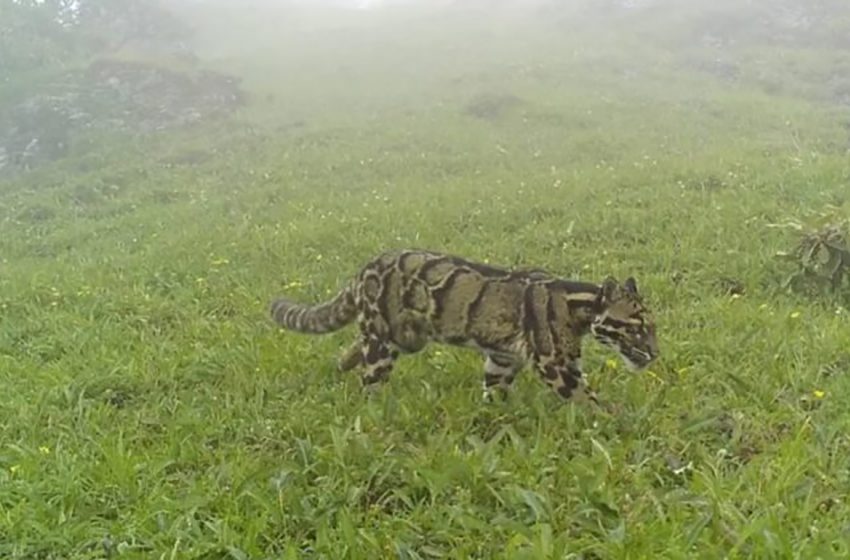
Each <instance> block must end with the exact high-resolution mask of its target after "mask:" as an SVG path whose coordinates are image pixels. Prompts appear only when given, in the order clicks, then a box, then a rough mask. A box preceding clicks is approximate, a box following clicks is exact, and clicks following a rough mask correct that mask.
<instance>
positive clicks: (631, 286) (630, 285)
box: [623, 276, 638, 296]
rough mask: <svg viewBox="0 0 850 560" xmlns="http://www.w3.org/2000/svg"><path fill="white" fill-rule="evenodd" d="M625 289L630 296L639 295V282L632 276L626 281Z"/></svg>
mask: <svg viewBox="0 0 850 560" xmlns="http://www.w3.org/2000/svg"><path fill="white" fill-rule="evenodd" d="M623 288H625V289H626V293H628V294H631V295H633V296H636V295H638V288H637V282H635V279H634V277H632V276H629V277H628V278H626V281H625V282H624V283H623Z"/></svg>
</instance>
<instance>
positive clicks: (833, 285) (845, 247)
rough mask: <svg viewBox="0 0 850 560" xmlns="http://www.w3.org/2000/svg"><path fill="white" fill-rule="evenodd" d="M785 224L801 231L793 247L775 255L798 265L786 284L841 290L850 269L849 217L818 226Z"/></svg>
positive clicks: (797, 286) (788, 286)
mask: <svg viewBox="0 0 850 560" xmlns="http://www.w3.org/2000/svg"><path fill="white" fill-rule="evenodd" d="M785 225H786V226H787V227H792V228H793V229H795V230H796V231H797V232H799V234H800V240H799V242H798V244H797V246H796V247H795V248H794V249H793V250H792V251H790V252H784V251H783V252H779V253H777V255H776V256H777V257H779V258H782V259H785V260H788V261H791V262H793V263H795V264H796V265H797V266H796V270H795V271H794V272H792V273H791V274H789V275H788V277H787V278H786V279H785V281H784V282H783V287H785V288H786V289H792V290H797V291H805V290H806V289H807V288H815V289H817V290H819V291H827V290H829V291H831V292H832V293H837V292H839V291H840V290H841V289H842V287H844V286H845V284H846V283H847V282H846V280H847V278H848V272H850V270H849V269H850V221H848V220H847V219H843V220H837V221H830V222H828V223H826V224H825V225H823V226H821V227H818V228H815V229H807V228H805V227H804V226H802V225H800V224H799V223H789V224H785Z"/></svg>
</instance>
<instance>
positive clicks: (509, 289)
mask: <svg viewBox="0 0 850 560" xmlns="http://www.w3.org/2000/svg"><path fill="white" fill-rule="evenodd" d="M270 311H271V316H272V318H273V319H274V321H275V322H276V323H277V324H279V325H280V326H282V327H284V328H286V329H290V330H294V331H299V332H302V333H312V334H320V333H327V332H331V331H335V330H338V329H340V328H342V327H344V326H345V325H347V324H349V323H352V322H354V321H356V322H357V325H358V327H359V334H358V336H357V339H356V340H355V341H354V343H353V344H352V345H351V346H350V347H349V348H348V349H347V350H346V351H345V352H343V354H342V355H341V356H340V358H339V364H338V365H339V369H340V370H341V371H347V370H350V369H352V368H354V367H356V366H363V373H362V381H363V384H364V385H365V386H367V387H368V386H373V385H374V384H375V383H377V382H380V381H385V380H386V379H387V378H388V376H389V374H390V371H391V370H392V368H393V362H394V361H395V360H396V359H397V358H398V357H399V355H400V354H409V353H413V352H417V351H419V350H421V349H422V348H424V347H425V346H426V344H428V343H429V342H438V343H445V344H451V345H456V346H465V347H471V348H475V349H477V350H478V351H480V352H481V353H482V354H483V355H484V358H485V362H484V397H485V398H486V399H488V400H489V399H490V398H492V395H493V390H494V389H496V388H498V389H500V390H506V389H508V388H509V387H510V386H511V384H512V383H513V381H514V378H515V377H516V375H517V373H518V372H519V371H520V369H522V367H523V366H524V365H525V364H527V363H531V365H532V367H533V368H534V369H535V370H536V371H537V373H538V374H539V375H540V377H541V378H542V379H543V381H545V382H546V384H548V385H549V387H551V388H552V389H553V390H554V391H555V392H557V393H558V394H559V395H560V396H561V397H563V398H565V399H569V398H570V397H571V396H573V395H574V394H576V396H580V397H585V398H589V399H591V400H593V401H594V402H598V401H597V399H596V395H595V394H594V393H593V391H591V390H590V389H589V388H588V387H587V385H586V383H585V382H584V380H583V378H582V370H581V365H580V358H581V339H582V337H583V336H584V335H585V334H587V333H588V332H590V333H591V334H592V336H593V337H594V338H595V339H596V340H598V341H599V342H601V343H602V344H603V345H605V346H608V347H610V348H613V349H614V350H616V351H617V352H618V353H619V354H620V356H621V358H622V359H623V361H624V362H625V363H626V365H627V366H628V367H629V368H630V369H634V370H637V369H643V368H644V367H646V366H647V365H648V364H649V363H650V362H651V361H653V360H654V359H655V358H656V357H657V356H658V343H657V341H656V337H655V323H654V320H653V318H652V315H651V312H650V311H649V310H648V309H647V308H646V307H645V305H644V303H643V301H642V298H641V296H640V295H639V294H638V290H637V285H636V283H635V280H634V278H628V279H627V280H626V281H625V282H624V283H623V284H620V283H618V282H617V281H616V280H615V279H614V278H611V277H608V278H606V279H605V280H604V282H603V283H602V284H601V285H596V284H591V283H585V282H575V281H570V280H566V279H563V278H559V277H556V276H553V275H551V274H549V273H547V272H545V271H541V270H509V269H505V268H499V267H494V266H490V265H487V264H482V263H477V262H471V261H468V260H465V259H462V258H460V257H457V256H452V255H446V254H441V253H436V252H431V251H423V250H400V251H389V252H386V253H383V254H381V255H379V256H378V257H376V258H375V259H373V260H372V261H371V262H369V263H368V264H366V265H365V266H364V267H363V268H362V269H361V270H360V272H359V273H358V274H357V275H356V276H354V278H352V279H351V280H350V281H349V282H348V283H347V284H346V285H345V286H344V287H343V288H342V290H341V291H340V292H339V293H338V294H337V295H336V297H334V298H333V299H332V300H331V301H328V302H326V303H322V304H319V305H315V306H313V305H304V304H298V303H294V302H291V301H289V300H287V299H277V300H275V301H274V302H273V303H272V304H271V308H270Z"/></svg>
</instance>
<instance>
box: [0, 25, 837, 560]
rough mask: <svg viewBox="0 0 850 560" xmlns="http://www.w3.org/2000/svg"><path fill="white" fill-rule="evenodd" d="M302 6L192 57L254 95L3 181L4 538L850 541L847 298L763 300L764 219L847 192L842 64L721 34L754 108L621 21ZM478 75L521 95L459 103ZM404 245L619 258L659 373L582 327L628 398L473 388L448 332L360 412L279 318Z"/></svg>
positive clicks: (164, 554) (704, 551) (421, 545)
mask: <svg viewBox="0 0 850 560" xmlns="http://www.w3.org/2000/svg"><path fill="white" fill-rule="evenodd" d="M257 17H258V18H259V19H262V18H261V17H260V16H257ZM310 17H312V16H310V13H309V12H308V11H305V12H304V13H302V14H301V15H300V16H299V17H297V18H293V19H292V20H285V21H286V22H287V23H286V24H281V28H277V27H275V26H271V25H269V26H267V29H266V30H265V31H263V32H262V33H261V32H260V31H258V32H257V33H256V34H255V35H252V40H253V41H254V42H255V43H256V44H255V45H253V46H252V45H251V42H250V41H248V40H247V39H246V40H245V41H244V42H240V43H239V45H240V47H242V48H243V49H244V50H243V51H241V52H240V51H236V50H233V51H231V54H230V55H229V56H225V54H223V49H222V50H221V52H217V53H214V54H211V55H210V60H211V61H212V62H211V63H212V64H215V65H218V67H219V68H224V69H231V70H233V69H239V70H241V72H242V74H243V76H244V77H245V83H246V85H247V87H249V88H250V89H251V91H252V92H253V93H254V96H253V98H252V99H253V100H252V103H251V105H250V106H249V107H247V108H246V109H245V111H244V112H242V113H241V114H240V115H238V116H237V117H235V118H234V119H233V120H231V121H230V122H227V123H222V124H210V125H207V126H206V127H201V128H195V129H193V130H189V131H184V132H180V133H171V134H170V135H167V136H160V137H157V138H155V139H144V138H140V139H136V140H129V139H123V140H122V139H109V141H108V142H106V141H105V142H103V143H101V144H96V145H95V148H93V149H92V148H89V147H88V146H87V145H82V144H78V145H76V146H75V147H74V148H73V149H74V154H73V156H72V157H70V158H68V159H66V160H63V161H60V162H57V163H55V164H53V165H51V166H50V167H47V168H44V169H41V170H38V171H34V172H32V173H30V174H28V175H25V176H21V177H19V178H18V179H16V180H14V181H11V180H10V181H6V182H5V183H3V184H0V216H2V220H0V259H2V260H0V394H2V395H3V398H2V399H0V419H2V422H0V556H2V557H3V558H104V557H121V558H234V559H240V558H305V557H307V558H312V557H315V558H370V559H371V558H404V559H414V558H443V557H444V558H565V557H570V558H720V557H729V558H845V557H847V556H848V554H850V550H848V544H847V543H848V542H850V521H848V520H850V506H848V502H847V499H846V494H847V488H848V485H850V455H848V453H847V448H848V445H850V437H848V435H847V434H848V428H850V414H848V411H847V406H846V402H847V398H848V395H850V377H848V375H847V374H848V371H847V366H846V363H847V356H848V350H847V349H848V347H850V329H848V324H847V321H848V318H847V312H846V311H844V310H843V308H842V307H840V303H841V302H840V301H835V300H831V299H827V298H826V297H825V298H823V299H821V300H810V299H805V298H803V297H802V296H794V295H788V294H785V293H783V292H782V291H781V290H780V288H779V285H780V283H781V281H782V280H783V279H784V275H785V274H787V272H788V271H787V270H786V269H785V268H783V266H784V265H783V264H782V263H781V262H777V261H776V260H775V259H774V258H773V254H774V253H775V252H776V251H777V250H781V249H787V248H789V246H790V244H791V243H793V241H794V239H793V237H789V236H788V235H786V234H785V233H783V232H781V231H780V230H776V229H772V228H769V227H768V225H769V224H771V223H776V222H783V221H785V220H787V219H791V218H794V219H803V220H806V219H808V218H809V217H811V216H814V215H815V214H816V213H817V212H819V211H820V210H821V209H822V208H824V207H825V206H827V205H834V206H837V207H838V208H839V211H841V212H844V213H845V214H846V213H847V211H848V204H850V203H848V202H847V201H846V198H847V192H848V190H847V189H848V180H850V159H848V152H847V149H848V147H850V138H848V132H847V128H846V124H844V123H846V122H847V120H848V114H847V110H846V108H844V109H842V108H841V107H839V106H836V105H834V104H828V103H827V102H826V101H825V98H826V97H827V96H823V98H821V97H819V96H818V95H809V94H810V93H811V92H812V91H813V88H814V86H815V85H816V84H812V83H811V82H810V80H811V76H817V75H827V74H828V69H827V68H826V67H828V66H829V64H831V63H832V62H830V60H829V59H827V58H817V59H813V58H812V55H811V53H809V54H805V53H803V52H802V51H801V53H800V54H799V56H797V57H795V58H794V60H798V61H808V62H807V63H806V64H807V65H808V70H807V72H806V73H805V74H804V75H798V74H795V73H794V72H790V73H783V68H785V66H784V64H785V62H784V61H785V60H787V58H783V57H780V56H778V55H777V56H774V57H773V58H770V57H771V51H770V49H767V48H765V47H764V46H753V47H752V48H749V47H747V48H743V47H742V50H741V52H739V53H735V54H736V56H740V59H741V60H742V61H746V60H755V59H758V60H760V61H761V62H760V64H763V65H769V67H770V70H771V73H770V75H773V76H782V79H783V80H788V81H789V83H788V84H787V87H782V88H779V89H773V90H770V91H766V90H765V89H764V88H763V87H762V85H761V84H760V83H759V81H758V80H757V79H752V80H750V79H745V80H742V81H740V82H738V83H735V84H728V83H725V82H723V81H722V80H718V79H716V78H714V77H713V76H711V75H708V74H705V73H703V72H701V71H699V70H696V69H689V68H688V66H687V65H682V64H681V61H682V57H684V56H686V55H685V54H681V53H679V52H678V51H676V49H672V48H668V47H667V46H665V45H664V44H663V42H659V43H658V44H654V43H652V42H646V41H645V40H638V39H637V38H636V37H635V36H630V35H629V34H628V32H627V30H628V24H627V23H626V24H623V28H622V30H621V31H622V33H621V34H620V35H619V36H616V40H615V39H612V34H600V33H597V32H595V31H594V30H593V29H583V28H581V26H575V27H569V26H567V25H566V24H565V23H564V22H562V21H557V20H556V21H553V22H551V23H547V24H544V23H541V22H540V21H534V20H532V19H531V18H516V19H513V20H512V19H510V18H504V19H502V20H498V19H497V18H495V17H494V18H492V19H487V18H484V19H480V20H478V21H477V23H475V24H473V23H468V22H467V23H459V22H458V21H456V20H453V19H449V18H448V17H446V16H440V15H439V13H428V14H422V13H419V14H414V15H410V14H409V13H407V12H399V13H395V12H391V13H390V14H389V15H382V14H378V15H358V16H357V18H358V19H357V20H349V19H345V18H342V17H341V16H340V17H339V19H337V20H335V21H334V23H333V25H332V24H331V23H330V22H331V20H330V19H327V17H326V16H323V17H325V19H315V20H313V19H310ZM644 25H645V22H644ZM245 27H246V28H248V27H250V25H247V24H246V25H245ZM210 29H212V30H213V31H212V32H211V33H210V36H209V42H211V41H213V40H214V39H217V40H218V43H217V44H218V45H219V47H221V45H227V44H228V38H227V36H224V37H222V36H221V31H220V30H216V29H215V28H213V27H210ZM298 29H309V31H302V32H300V34H299V32H298ZM496 30H498V33H497V31H496ZM240 32H241V28H240V27H239V25H236V26H235V28H234V30H233V33H234V34H238V33H240ZM275 35H279V38H278V39H277V40H278V43H276V45H278V47H276V48H268V47H266V49H265V50H263V49H260V48H258V47H257V45H264V44H265V45H268V44H271V43H270V41H271V40H272V38H270V37H272V36H275ZM334 41H335V42H334ZM401 41H404V43H403V45H402V46H399V47H398V48H396V45H399V42H401ZM209 42H207V43H205V37H204V36H203V35H202V36H201V38H200V44H201V45H204V44H209ZM293 45H300V48H303V49H304V50H303V51H302V54H297V53H295V52H293V51H292V50H291V49H292V48H294V47H293ZM429 45H433V49H430V50H429V48H428V47H429ZM311 46H315V47H316V49H315V50H311V49H310V47H311ZM320 46H321V47H322V48H319V47H320ZM748 49H749V50H748ZM234 53H235V54H234ZM834 55H835V57H836V58H835V60H839V59H840V58H841V57H842V56H843V55H842V54H841V53H840V52H835V53H834ZM765 57H768V58H766V59H765ZM816 63H821V64H823V65H824V66H825V67H824V68H821V69H818V68H815V67H814V66H813V65H814V64H816ZM794 80H800V82H799V83H797V82H794ZM824 87H826V86H824ZM814 89H816V88H814ZM269 93H272V94H273V96H272V97H269V96H268V95H267V94H269ZM483 94H497V95H513V96H516V98H518V99H519V102H518V103H516V104H515V105H514V106H513V107H511V108H509V109H507V110H506V111H505V112H504V113H503V114H502V115H501V116H499V117H498V118H496V119H492V120H486V119H477V118H475V117H473V116H470V115H469V114H467V112H466V110H465V108H466V107H467V105H468V104H469V103H471V102H474V100H475V99H476V98H478V97H479V96H481V95H483ZM302 121H303V122H302ZM294 122H302V124H300V125H299V126H296V127H293V126H290V125H291V124H292V123H294ZM404 246H415V247H427V248H431V249H438V250H445V251H451V252H454V253H458V254H462V255H464V256H467V257H471V258H477V259H487V260H489V261H490V262H493V263H503V264H520V263H521V264H526V265H530V266H541V267H546V268H548V269H550V270H552V271H555V272H559V273H561V274H563V275H565V276H569V277H572V278H580V279H587V280H593V281H598V280H600V279H601V278H602V277H603V276H605V275H607V274H614V275H616V276H618V277H621V278H622V277H624V276H626V275H630V274H634V275H635V276H636V277H637V279H638V283H639V285H640V286H641V289H642V291H644V292H645V293H646V294H647V297H648V299H649V303H650V305H651V306H652V307H653V309H654V310H655V312H656V315H657V318H658V323H659V336H660V342H661V345H662V353H663V355H662V358H661V359H660V361H659V363H658V364H657V365H656V366H654V367H653V368H652V369H651V371H650V372H647V373H644V374H640V375H632V374H629V373H627V372H625V371H623V370H622V368H621V367H620V366H619V365H614V363H613V362H611V361H610V360H611V359H612V358H613V357H614V356H612V355H610V354H608V353H606V352H604V351H603V350H601V349H600V348H599V347H598V346H597V345H595V344H593V343H589V344H588V345H587V347H586V348H587V352H588V355H587V358H586V369H587V370H588V373H589V377H590V380H591V383H592V384H593V385H595V386H596V387H597V388H598V390H599V392H600V394H601V395H602V397H603V398H604V399H605V400H606V401H608V402H611V403H613V404H614V405H615V406H616V407H617V408H618V410H619V412H618V413H617V414H616V415H606V414H603V413H600V412H594V411H593V410H592V409H588V408H583V407H580V406H573V405H564V404H561V403H560V402H559V401H558V399H557V397H555V396H554V395H553V394H550V392H549V391H548V390H547V389H546V387H545V386H544V385H543V384H542V383H541V382H540V381H539V380H537V379H535V377H534V376H533V374H532V373H531V372H525V373H524V374H523V376H522V377H521V378H520V379H519V380H518V382H517V390H516V392H515V394H514V395H513V396H512V398H511V399H510V400H509V401H507V402H506V403H498V404H494V405H489V406H485V405H483V404H481V403H480V402H479V398H480V391H479V388H480V382H481V376H482V372H481V360H480V359H479V358H478V357H477V356H476V355H474V354H473V353H471V352H469V351H465V350H456V349H452V348H444V347H431V348H429V349H428V350H427V351H425V352H423V353H421V354H419V355H416V356H413V357H409V358H407V359H404V360H402V361H400V362H399V364H398V366H397V368H396V370H395V372H394V374H393V377H392V379H391V381H390V383H389V384H388V385H386V386H385V388H384V389H383V390H382V392H381V393H380V394H379V395H378V396H377V397H376V398H374V399H371V400H368V399H366V398H365V397H364V395H362V394H361V391H360V384H359V381H358V379H357V377H356V376H355V375H350V374H349V375H343V374H339V373H337V372H336V371H335V360H336V356H337V353H338V352H339V350H340V349H341V348H342V347H343V346H344V345H346V344H347V342H348V340H349V339H350V337H351V336H352V334H353V333H352V332H351V331H350V330H347V331H344V332H341V333H337V334H333V335H329V336H327V337H316V338H311V337H306V336H301V335H297V334H292V333H282V332H279V331H278V330H276V329H275V328H273V326H272V325H271V324H270V321H269V320H268V318H267V311H266V310H267V305H268V303H269V301H270V300H271V298H273V297H275V296H277V295H280V294H284V293H286V294H288V295H290V296H292V297H295V298H299V299H303V300H305V301H319V300H321V299H323V298H326V297H328V296H329V295H330V294H331V293H333V291H334V290H335V289H337V288H338V287H339V286H340V285H341V282H342V281H343V280H344V279H345V278H347V277H348V276H349V275H350V274H352V273H354V272H355V271H356V270H357V268H358V266H360V265H361V264H362V263H363V262H364V261H365V260H366V259H368V258H370V257H371V256H373V255H374V254H375V253H377V252H379V251H383V250H385V249H387V248H391V247H404ZM722 277H733V278H736V279H738V280H740V281H741V282H743V283H744V284H745V285H746V286H747V292H746V294H745V295H744V296H743V297H739V298H730V297H729V296H728V295H726V294H724V293H723V292H722V290H719V289H718V288H717V286H716V283H717V281H718V280H719V279H720V278H722ZM842 364H843V365H842Z"/></svg>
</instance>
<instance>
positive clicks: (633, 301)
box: [590, 277, 658, 371]
mask: <svg viewBox="0 0 850 560" xmlns="http://www.w3.org/2000/svg"><path fill="white" fill-rule="evenodd" d="M597 306H598V307H597V308H598V309H599V312H598V313H597V314H596V316H595V317H594V318H593V321H592V323H591V325H590V332H591V333H592V334H593V337H594V338H595V339H596V340H598V341H599V342H600V343H602V344H603V345H605V346H607V347H609V348H612V349H613V350H616V351H617V353H618V354H620V357H621V358H622V359H623V361H624V362H625V364H626V365H627V366H628V367H629V369H631V370H633V371H637V370H642V369H644V368H645V367H646V366H648V365H649V364H650V363H651V362H652V361H653V360H655V359H656V358H657V357H658V341H657V339H656V338H655V319H654V318H653V316H652V313H651V312H650V310H649V309H647V307H646V306H645V305H644V303H643V298H641V296H640V294H639V293H638V289H637V283H636V282H635V279H634V278H631V277H629V278H627V279H626V281H625V282H623V284H622V285H621V284H620V283H619V282H617V280H616V279H614V278H612V277H608V278H606V279H605V281H604V282H603V283H602V286H601V287H600V288H599V294H598V295H597Z"/></svg>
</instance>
